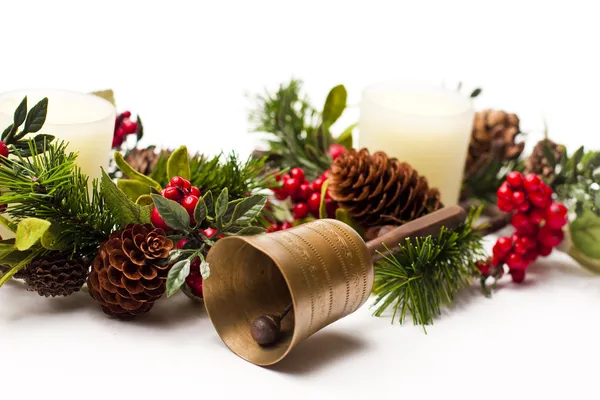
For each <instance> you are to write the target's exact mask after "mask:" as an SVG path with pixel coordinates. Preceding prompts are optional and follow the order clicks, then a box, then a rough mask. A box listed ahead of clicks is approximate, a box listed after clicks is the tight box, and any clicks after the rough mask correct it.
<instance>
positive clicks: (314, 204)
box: [308, 192, 321, 213]
mask: <svg viewBox="0 0 600 400" xmlns="http://www.w3.org/2000/svg"><path fill="white" fill-rule="evenodd" d="M320 206H321V193H320V192H313V194H311V195H310V197H309V198H308V209H309V210H310V211H311V212H313V213H318V212H319V207H320Z"/></svg>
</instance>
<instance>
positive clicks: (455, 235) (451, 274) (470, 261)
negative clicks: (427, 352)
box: [373, 209, 484, 329]
mask: <svg viewBox="0 0 600 400" xmlns="http://www.w3.org/2000/svg"><path fill="white" fill-rule="evenodd" d="M480 212H481V209H479V210H471V212H470V214H469V217H468V219H467V221H466V222H465V223H464V224H463V225H461V226H460V227H458V228H457V229H453V230H449V229H446V228H444V229H442V231H441V232H440V233H439V235H438V236H436V237H432V236H428V237H421V238H415V239H412V240H411V239H407V240H406V242H405V243H400V244H399V248H398V249H395V250H393V251H390V250H389V249H388V250H387V251H386V253H385V254H382V256H383V259H382V260H380V261H379V262H377V264H376V265H375V284H374V289H373V293H374V294H375V295H376V300H375V304H374V305H375V306H377V309H376V310H375V313H374V314H375V315H376V316H381V315H382V314H383V313H384V312H385V311H386V310H387V309H388V308H389V307H391V308H392V309H393V316H392V321H394V320H396V319H397V320H398V321H399V323H400V324H402V323H404V321H405V319H406V317H407V315H408V314H411V315H412V320H413V323H414V324H415V325H417V324H418V325H422V326H423V329H425V325H429V324H432V323H433V320H434V318H435V317H437V316H439V315H440V313H441V308H442V307H444V306H447V305H449V304H450V303H451V302H452V301H453V299H454V297H455V295H456V293H457V292H458V290H460V289H462V288H464V287H467V286H469V285H470V277H472V276H475V275H476V271H477V269H476V267H475V261H476V260H477V259H479V258H482V257H484V251H483V246H482V237H481V236H480V235H479V234H478V233H477V232H476V231H475V230H474V229H473V222H474V221H475V220H477V218H478V217H479V214H480Z"/></svg>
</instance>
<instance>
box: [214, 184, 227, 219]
mask: <svg viewBox="0 0 600 400" xmlns="http://www.w3.org/2000/svg"><path fill="white" fill-rule="evenodd" d="M228 204H229V192H228V190H227V188H224V189H223V190H222V191H221V193H220V194H219V197H217V202H216V204H215V216H216V218H217V219H220V218H222V217H223V215H225V212H226V211H227V205H228Z"/></svg>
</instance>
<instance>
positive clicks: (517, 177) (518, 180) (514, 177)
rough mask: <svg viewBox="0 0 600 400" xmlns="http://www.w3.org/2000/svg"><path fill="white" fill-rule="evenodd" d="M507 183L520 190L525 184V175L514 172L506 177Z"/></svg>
mask: <svg viewBox="0 0 600 400" xmlns="http://www.w3.org/2000/svg"><path fill="white" fill-rule="evenodd" d="M506 182H508V184H509V185H510V186H511V187H512V188H513V189H519V188H520V187H521V185H522V184H523V175H521V173H520V172H519V171H513V172H511V173H510V174H508V175H507V176H506Z"/></svg>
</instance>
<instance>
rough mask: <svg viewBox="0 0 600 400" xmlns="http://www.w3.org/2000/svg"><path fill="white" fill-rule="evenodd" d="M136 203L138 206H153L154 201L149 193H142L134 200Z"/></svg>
mask: <svg viewBox="0 0 600 400" xmlns="http://www.w3.org/2000/svg"><path fill="white" fill-rule="evenodd" d="M135 203H136V204H139V205H140V206H154V201H153V200H152V196H150V195H149V194H143V195H141V196H140V197H138V198H137V200H136V201H135Z"/></svg>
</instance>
